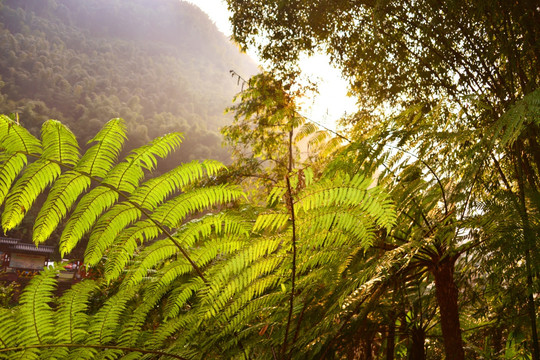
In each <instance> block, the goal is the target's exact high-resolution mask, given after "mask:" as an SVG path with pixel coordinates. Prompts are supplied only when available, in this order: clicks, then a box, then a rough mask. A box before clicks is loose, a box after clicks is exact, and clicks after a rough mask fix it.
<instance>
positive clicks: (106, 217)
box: [84, 202, 141, 265]
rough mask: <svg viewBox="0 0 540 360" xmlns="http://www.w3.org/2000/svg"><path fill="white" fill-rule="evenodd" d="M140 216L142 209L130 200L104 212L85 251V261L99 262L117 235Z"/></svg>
mask: <svg viewBox="0 0 540 360" xmlns="http://www.w3.org/2000/svg"><path fill="white" fill-rule="evenodd" d="M140 216H141V211H140V210H139V209H137V208H136V207H134V206H133V205H132V204H130V203H128V202H122V203H119V204H116V205H114V206H113V207H112V208H111V209H110V210H109V211H107V212H106V213H105V214H103V215H102V216H101V217H100V218H99V220H98V221H97V223H96V225H95V226H94V228H93V230H92V233H91V235H90V239H89V241H88V245H87V246H86V251H85V253H84V262H85V263H86V264H88V265H95V264H97V263H98V262H99V261H100V260H101V258H102V256H103V254H104V252H105V250H107V249H108V248H109V247H110V246H111V245H112V244H113V242H114V240H115V238H116V236H117V235H118V234H119V233H120V232H121V231H122V230H123V229H124V228H125V227H126V226H128V225H130V224H132V223H133V222H134V221H136V220H138V219H139V218H140Z"/></svg>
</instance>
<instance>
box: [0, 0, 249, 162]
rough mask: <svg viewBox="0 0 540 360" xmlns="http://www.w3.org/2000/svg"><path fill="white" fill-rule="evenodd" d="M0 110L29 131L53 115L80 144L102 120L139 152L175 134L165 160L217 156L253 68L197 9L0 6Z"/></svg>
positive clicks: (142, 2) (100, 2) (149, 3)
mask: <svg viewBox="0 0 540 360" xmlns="http://www.w3.org/2000/svg"><path fill="white" fill-rule="evenodd" d="M0 54H1V55H0V112H1V113H6V114H7V113H18V114H19V118H20V119H21V121H22V123H23V124H24V125H25V126H27V127H28V128H29V129H30V130H31V131H32V132H33V133H34V134H37V133H38V132H39V129H40V127H41V124H42V123H43V122H44V121H45V120H47V119H49V118H55V119H58V120H61V121H63V122H64V123H65V124H67V125H68V126H69V127H70V128H71V129H73V131H74V132H75V134H76V135H77V136H78V137H79V138H80V139H81V143H82V142H83V141H84V142H86V141H87V140H89V139H90V137H91V136H93V134H95V133H96V131H97V130H98V129H100V128H101V126H102V125H103V124H104V123H105V122H106V121H107V120H109V119H111V118H113V117H122V118H124V119H125V120H126V122H127V126H128V133H129V136H130V144H128V147H130V148H131V147H133V146H138V145H141V144H143V143H146V142H148V141H149V140H150V139H152V138H154V137H156V136H159V135H163V134H165V133H168V132H171V131H180V132H184V133H185V134H186V135H187V136H186V138H185V146H184V149H189V151H187V150H184V151H182V152H180V153H179V154H178V156H175V158H174V161H175V162H176V161H184V160H189V159H194V158H199V159H200V158H219V159H221V160H225V159H226V153H225V152H223V151H222V150H221V138H220V135H219V127H221V126H223V125H224V124H226V122H227V119H226V117H225V116H224V115H223V111H224V109H225V108H226V107H227V106H228V105H229V104H230V103H231V99H232V97H233V95H234V94H235V93H236V92H238V91H239V90H240V89H239V88H238V87H237V84H236V82H235V81H234V80H233V79H231V77H230V75H229V70H230V69H235V70H236V71H238V72H241V73H243V74H246V75H249V74H252V73H254V72H255V71H256V66H255V65H254V63H252V62H251V60H250V59H249V58H248V57H247V56H246V55H242V54H240V52H239V51H238V49H237V48H236V47H235V46H234V45H232V44H231V43H230V42H229V41H228V39H227V38H226V37H225V36H224V35H223V34H221V33H220V32H218V30H217V29H216V27H215V26H214V24H213V23H212V22H211V21H210V20H209V19H208V18H207V16H206V15H205V14H204V13H202V12H201V11H200V10H199V9H198V8H197V7H195V6H193V5H191V4H188V3H184V2H178V1H174V0H170V1H169V0H160V1H155V0H135V1H125V0H89V1H86V0H85V1H68V0H50V1H42V0H33V1H32V0H28V1H17V0H5V1H0Z"/></svg>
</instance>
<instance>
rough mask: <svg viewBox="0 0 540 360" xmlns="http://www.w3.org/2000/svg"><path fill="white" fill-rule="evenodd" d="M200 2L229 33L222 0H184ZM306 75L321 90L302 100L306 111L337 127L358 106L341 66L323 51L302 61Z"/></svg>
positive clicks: (227, 13)
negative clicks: (349, 91) (342, 74)
mask: <svg viewBox="0 0 540 360" xmlns="http://www.w3.org/2000/svg"><path fill="white" fill-rule="evenodd" d="M185 1H187V2H189V3H192V4H194V5H196V6H198V7H199V8H200V9H201V10H203V11H204V12H205V13H206V14H208V16H209V17H210V19H211V20H212V21H213V22H214V23H215V24H216V26H217V28H218V29H219V30H220V31H221V32H222V33H224V34H225V35H226V36H230V35H231V32H232V29H231V25H230V23H229V16H230V15H229V11H228V10H227V5H226V4H225V2H224V1H222V0H185ZM249 55H250V56H251V57H252V58H253V59H254V60H255V61H256V62H257V63H259V64H260V63H261V62H260V61H259V60H258V59H257V57H256V55H255V54H249ZM300 66H301V68H302V71H303V75H304V76H305V77H307V78H309V79H310V80H311V81H312V82H315V83H316V84H317V85H318V89H319V94H316V95H314V96H311V97H309V98H307V99H305V101H303V103H302V104H300V106H301V107H302V111H303V115H304V116H306V117H307V118H309V119H310V120H313V121H315V122H317V123H319V124H322V125H324V126H326V127H328V128H330V129H332V130H336V121H337V120H338V119H339V118H341V117H342V116H343V115H344V114H351V113H354V112H355V110H356V108H357V106H356V102H355V100H354V99H353V98H351V97H348V96H347V82H346V81H345V80H344V79H343V78H342V77H341V74H340V72H339V70H337V69H336V68H334V67H333V66H331V65H330V64H329V59H328V57H327V56H326V55H324V54H317V55H315V56H312V57H309V58H306V59H303V60H302V61H301V64H300Z"/></svg>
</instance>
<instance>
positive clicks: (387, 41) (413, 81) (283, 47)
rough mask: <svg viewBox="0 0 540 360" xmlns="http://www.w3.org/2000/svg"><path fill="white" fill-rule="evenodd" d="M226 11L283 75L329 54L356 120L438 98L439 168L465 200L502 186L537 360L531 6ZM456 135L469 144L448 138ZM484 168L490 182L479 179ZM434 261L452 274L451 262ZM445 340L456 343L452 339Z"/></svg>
mask: <svg viewBox="0 0 540 360" xmlns="http://www.w3.org/2000/svg"><path fill="white" fill-rule="evenodd" d="M228 4H229V8H230V10H231V11H232V12H233V15H232V18H231V19H232V22H233V26H234V35H233V36H234V38H235V39H236V40H237V41H238V42H239V43H240V44H242V46H244V47H245V48H248V47H252V48H255V49H256V50H258V52H259V54H260V56H261V57H262V58H264V59H266V60H268V61H269V62H270V63H271V64H272V65H273V66H274V68H275V69H276V71H277V72H278V73H280V74H281V75H282V76H283V78H285V79H294V74H295V71H296V70H297V67H298V60H299V59H300V57H301V55H302V54H304V53H306V52H307V53H308V54H309V53H312V52H313V51H316V50H321V51H323V52H326V53H327V54H329V56H330V57H331V59H332V61H333V62H334V63H335V64H337V65H338V66H339V67H340V68H341V70H342V73H343V74H344V76H346V77H347V78H348V79H349V81H350V85H351V90H352V91H353V93H354V94H355V95H356V96H357V97H358V99H359V104H360V105H361V106H362V109H361V110H362V113H361V115H365V114H366V112H367V113H368V114H369V112H373V111H374V110H376V109H379V110H380V109H381V108H383V107H384V106H387V105H393V106H395V108H397V109H406V108H409V107H410V106H411V105H416V104H421V106H423V107H424V109H425V110H424V112H429V109H431V108H434V107H435V106H436V105H437V104H438V103H439V102H440V101H442V100H444V101H445V103H446V104H447V106H446V110H445V111H446V112H447V114H448V116H441V117H439V118H438V121H439V122H438V123H437V124H436V125H435V126H434V131H432V133H433V134H435V133H437V132H441V131H443V130H445V129H446V130H447V132H448V133H451V134H450V135H451V136H450V137H452V138H453V139H454V140H456V141H455V142H454V143H451V142H450V141H448V142H447V146H449V147H450V148H452V147H453V148H454V149H455V150H456V151H453V152H452V151H447V152H445V153H444V154H445V156H450V155H451V156H452V157H451V159H452V160H453V162H454V165H452V164H450V162H447V163H446V164H447V165H449V166H451V167H452V166H454V167H456V166H457V167H458V168H459V167H462V168H468V169H469V170H468V171H466V172H468V173H469V174H472V176H471V177H470V178H468V180H467V181H469V185H470V186H469V191H468V193H469V194H472V195H474V193H476V194H478V195H479V193H480V192H481V187H482V186H488V187H492V186H494V187H495V188H502V189H504V190H505V191H506V192H507V193H508V194H509V195H510V199H511V200H510V204H511V206H513V207H514V209H515V214H517V215H518V216H517V217H516V218H513V219H512V221H513V222H515V223H516V224H517V225H519V228H520V229H521V232H522V235H523V236H522V239H523V240H522V245H523V246H522V247H521V248H522V255H523V257H524V260H525V263H526V264H527V265H526V268H527V274H526V277H527V288H526V289H525V290H526V292H527V293H528V294H529V295H528V313H529V318H530V329H531V340H532V341H531V344H532V345H531V349H532V351H533V354H534V358H535V359H539V358H540V350H539V348H538V336H537V330H536V314H535V312H536V306H535V301H534V296H533V293H534V280H533V279H534V278H535V276H536V275H535V274H536V273H537V272H538V269H537V268H535V263H536V262H535V261H534V259H533V258H532V252H533V249H535V248H537V247H538V242H539V241H538V235H537V232H536V230H534V229H533V228H532V227H533V225H532V222H531V221H530V218H531V216H533V215H534V214H535V213H536V212H537V205H535V204H536V203H537V202H536V201H535V200H534V199H536V198H538V194H539V192H538V180H537V179H538V178H539V175H540V172H539V170H540V166H539V165H540V163H539V162H538V159H540V156H539V154H540V152H539V149H540V147H539V146H538V133H539V116H538V111H537V104H538V91H537V90H536V89H537V87H538V84H539V82H540V71H539V69H540V48H539V46H538V43H539V41H538V39H539V36H540V21H539V20H540V10H539V9H538V7H537V5H536V4H535V2H534V1H529V0H523V1H515V2H507V1H502V0H500V1H499V0H494V1H488V2H483V3H482V4H478V3H474V2H468V1H461V0H456V1H453V0H452V1H428V0H425V1H418V2H415V3H414V4H411V3H409V2H404V1H399V0H396V1H377V0H374V1H346V0H342V1H332V2H329V1H314V2H309V3H308V2H305V1H300V0H298V1H291V2H282V1H277V0H275V1H255V2H250V3H249V5H248V4H247V3H245V2H243V1H240V0H229V1H228ZM261 37H263V38H264V41H261V40H260V39H261ZM456 115H458V116H456ZM366 118H369V116H356V117H352V118H350V119H349V121H346V123H348V124H350V125H352V126H353V127H356V130H355V131H353V133H352V135H353V141H356V140H358V138H354V134H355V133H359V132H361V131H363V129H364V128H365V127H366V126H368V127H375V128H376V127H377V126H380V125H378V124H377V123H376V121H375V122H368V123H366V121H365V119H366ZM448 127H449V128H448ZM447 128H448V129H447ZM413 130H414V131H416V132H417V133H416V134H418V135H419V136H420V137H421V138H423V139H424V141H425V142H424V146H428V145H430V142H431V140H430V139H429V137H426V136H422V134H423V135H426V134H427V133H426V132H424V129H423V128H422V127H420V126H419V127H417V128H416V129H413ZM414 131H411V132H410V133H409V134H410V136H411V137H412V138H414V137H415V136H417V135H416V134H415V133H414ZM460 133H464V134H469V135H472V134H475V135H476V138H475V137H473V136H469V139H468V140H467V141H460V140H459V139H460V137H459V135H460ZM486 138H488V139H486ZM479 145H481V146H480V147H479ZM472 149H475V150H477V151H476V152H473V151H472ZM420 157H421V156H420ZM493 168H495V169H496V171H497V173H498V174H499V178H498V179H497V178H494V177H491V176H489V174H490V173H492V171H491V170H490V169H493ZM429 176H433V174H431V175H429ZM480 180H482V181H480ZM480 184H481V185H480ZM444 186H446V185H444ZM442 189H443V188H442ZM466 193H467V192H465V194H466ZM483 196H485V197H486V198H487V197H489V193H487V194H486V193H484V194H483ZM466 198H467V200H465V202H463V200H459V201H460V204H461V206H463V205H464V206H465V208H467V207H469V206H471V203H470V200H469V198H470V196H469V195H467V197H466ZM446 261H447V262H448V266H450V267H451V266H453V265H451V263H453V260H451V258H449V259H447V260H446ZM440 280H441V279H440ZM442 310H443V308H442V307H441V311H442ZM454 328H455V326H454ZM458 330H459V327H458ZM451 337H453V338H456V337H459V331H457V332H454V334H453V335H452V336H451ZM456 344H457V347H456V346H452V345H451V344H448V346H447V357H449V358H463V355H460V356H459V357H454V355H453V354H454V353H453V352H454V351H457V352H459V353H461V354H463V351H462V350H459V349H458V350H455V349H456V348H461V346H459V344H458V343H456Z"/></svg>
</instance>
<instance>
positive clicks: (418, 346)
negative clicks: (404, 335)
mask: <svg viewBox="0 0 540 360" xmlns="http://www.w3.org/2000/svg"><path fill="white" fill-rule="evenodd" d="M411 337H412V345H411V348H410V351H409V360H426V347H425V342H426V333H425V332H424V329H422V328H417V327H414V328H412V329H411Z"/></svg>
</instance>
